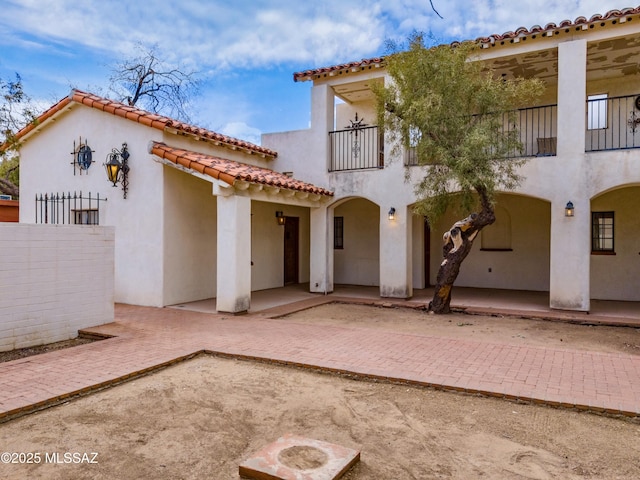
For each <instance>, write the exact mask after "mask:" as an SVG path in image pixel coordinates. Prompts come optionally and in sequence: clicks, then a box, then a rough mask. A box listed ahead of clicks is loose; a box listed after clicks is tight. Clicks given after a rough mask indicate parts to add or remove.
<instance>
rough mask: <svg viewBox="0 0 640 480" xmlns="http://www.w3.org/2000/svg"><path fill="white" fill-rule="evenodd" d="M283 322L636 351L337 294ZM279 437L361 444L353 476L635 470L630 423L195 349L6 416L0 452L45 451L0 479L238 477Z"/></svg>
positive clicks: (580, 334) (638, 434)
mask: <svg viewBox="0 0 640 480" xmlns="http://www.w3.org/2000/svg"><path fill="white" fill-rule="evenodd" d="M287 318H289V319H290V320H291V321H292V322H293V321H296V322H326V323H343V322H348V323H350V324H352V325H358V326H361V327H362V328H381V329H385V328H393V329H394V330H396V331H397V330H401V331H414V332H421V333H423V334H429V335H440V336H471V337H473V338H474V339H475V340H480V341H491V342H498V341H499V342H513V343H530V344H535V345H546V346H554V347H555V346H561V347H566V348H571V349H588V350H596V351H597V350H599V351H622V352H627V353H632V354H640V347H639V345H640V330H638V329H631V328H604V327H586V326H578V325H568V324H558V323H549V322H537V321H531V320H521V319H508V318H494V317H481V316H469V315H461V314H456V315H452V316H450V317H446V319H443V317H435V316H433V315H428V314H425V313H423V312H417V311H412V310H405V309H382V308H374V307H363V306H352V305H335V304H334V305H327V306H322V307H318V308H315V309H312V310H308V311H304V312H299V313H297V314H294V315H291V316H289V317H287ZM285 433H295V434H299V435H304V436H308V437H311V438H316V439H319V440H324V441H328V442H332V443H338V444H340V445H344V446H346V447H350V448H356V449H359V450H361V452H362V453H361V462H360V464H358V465H357V466H356V467H354V468H353V469H352V470H351V471H350V472H349V473H347V475H345V477H343V478H345V479H347V480H356V479H357V480H364V479H367V480H368V479H375V480H378V479H382V480H386V479H393V480H395V479H401V480H404V479H432V478H433V479H437V478H453V479H476V478H486V479H555V478H562V479H585V478H587V479H605V480H606V479H631V478H638V475H639V474H638V472H640V424H638V423H637V422H632V421H629V420H623V419H616V418H608V417H600V416H597V415H594V414H587V413H578V412H573V411H569V410H559V409H553V408H548V407H540V406H534V405H524V404H517V403H513V402H507V401H502V400H497V399H492V398H481V397H476V396H469V395H462V394H456V393H447V392H440V391H435V390H432V389H426V388H419V387H410V386H404V385H390V384H385V383H374V382H369V381H357V380H354V379H351V378H345V377H340V376H336V375H332V374H325V373H318V372H313V371H307V370H304V369H297V368H290V367H282V366H276V365H269V364H264V363H254V362H249V361H240V360H233V359H225V358H219V357H213V356H206V355H202V356H199V357H196V358H194V359H192V360H189V361H186V362H184V363H181V364H178V365H175V366H172V367H170V368H167V369H164V370H162V371H159V372H156V373H154V374H152V375H148V376H146V377H142V378H138V379H135V380H133V381H131V382H128V383H124V384H121V385H119V386H116V387H113V388H110V389H107V390H103V391H101V392H98V393H95V394H92V395H90V396H87V397H83V398H80V399H77V400H73V401H70V402H68V403H66V404H63V405H60V406H57V407H53V408H50V409H47V410H44V411H41V412H38V413H34V414H31V415H28V416H25V417H22V418H18V419H15V420H12V421H10V422H7V423H4V424H0V452H25V453H26V452H30V453H31V454H32V460H33V459H34V458H35V457H34V454H35V453H40V458H41V461H40V463H34V464H28V465H19V464H3V463H0V478H6V479H23V478H46V479H77V478H92V479H93V478H95V479H111V478H119V479H139V478H154V479H200V478H208V479H214V480H216V479H236V478H239V477H238V465H239V464H240V463H241V462H242V461H243V460H245V459H246V458H248V457H249V456H251V454H253V453H254V452H256V451H257V450H259V449H260V448H261V447H263V446H264V445H266V444H267V443H270V442H272V441H274V440H275V439H276V438H278V437H280V436H281V435H283V434H285ZM65 453H70V454H71V455H68V456H67V457H65V455H64V454H65ZM74 453H76V454H77V455H75V456H74V455H73V454H74ZM94 453H96V454H97V455H96V456H94V455H93V454H94ZM45 454H46V455H48V457H46V456H45ZM52 454H53V455H52ZM83 454H86V455H83ZM0 458H3V457H0ZM66 459H69V462H70V463H65V461H66ZM45 460H48V461H49V463H46V462H45ZM54 460H55V463H51V462H52V461H54ZM74 460H77V462H78V463H74ZM80 461H82V463H79V462H80ZM90 461H95V462H97V463H88V462H90Z"/></svg>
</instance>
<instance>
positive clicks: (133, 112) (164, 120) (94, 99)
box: [0, 90, 278, 158]
mask: <svg viewBox="0 0 640 480" xmlns="http://www.w3.org/2000/svg"><path fill="white" fill-rule="evenodd" d="M71 102H76V103H79V104H82V105H86V106H89V107H91V108H96V109H98V110H102V111H103V112H107V113H110V114H112V115H116V116H118V117H122V118H126V119H127V120H131V121H134V122H138V123H142V124H143V125H147V126H149V127H152V128H155V129H158V130H163V131H164V130H166V129H173V130H176V131H179V132H184V133H188V134H192V135H196V136H198V137H201V138H204V139H207V140H212V141H214V142H218V143H220V144H222V145H225V146H228V147H230V148H233V149H236V148H238V149H242V150H244V151H245V152H247V153H255V154H259V155H263V156H265V157H267V158H275V157H277V156H278V152H276V151H274V150H270V149H268V148H265V147H261V146H259V145H255V144H253V143H250V142H246V141H244V140H240V139H237V138H233V137H229V136H227V135H222V134H221V133H216V132H213V131H211V130H207V129H205V128H200V127H197V126H195V125H189V124H188V123H184V122H181V121H179V120H174V119H171V118H169V117H164V116H162V115H158V114H155V113H151V112H147V111H145V110H141V109H139V108H137V107H132V106H129V105H125V104H123V103H120V102H114V101H112V100H109V99H107V98H102V97H99V96H97V95H93V94H91V93H86V92H82V91H80V90H72V91H71V94H70V95H69V96H68V97H65V98H63V99H62V100H60V101H59V102H58V103H56V104H55V105H53V106H52V107H51V108H49V109H48V110H47V111H45V112H44V113H43V114H42V115H40V116H39V117H38V118H37V119H36V120H34V122H31V123H29V124H28V125H27V126H25V127H24V128H23V129H21V130H20V131H19V132H18V133H17V134H16V138H17V139H20V138H22V137H24V136H25V135H26V134H28V133H29V132H31V131H32V130H33V129H34V128H35V127H36V126H37V125H40V124H42V123H44V122H45V121H47V120H48V119H49V118H51V117H53V116H54V115H55V114H57V113H58V112H60V111H61V110H62V109H64V107H66V106H67V105H69V104H70V103H71ZM0 147H1V146H0Z"/></svg>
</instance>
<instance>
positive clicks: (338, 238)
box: [333, 217, 344, 250]
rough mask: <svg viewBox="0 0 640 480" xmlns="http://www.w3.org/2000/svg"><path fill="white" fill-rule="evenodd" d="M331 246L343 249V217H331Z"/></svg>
mask: <svg viewBox="0 0 640 480" xmlns="http://www.w3.org/2000/svg"><path fill="white" fill-rule="evenodd" d="M333 248H335V249H336V250H342V249H344V217H333Z"/></svg>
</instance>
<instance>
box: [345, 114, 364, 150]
mask: <svg viewBox="0 0 640 480" xmlns="http://www.w3.org/2000/svg"><path fill="white" fill-rule="evenodd" d="M366 126H367V124H366V123H364V119H363V118H361V119H359V120H358V112H356V118H355V120H349V126H348V127H347V128H348V129H349V130H351V132H350V133H351V134H352V135H353V143H352V146H351V152H352V155H353V158H358V157H359V156H360V141H359V140H358V131H359V130H361V129H362V128H364V127H366Z"/></svg>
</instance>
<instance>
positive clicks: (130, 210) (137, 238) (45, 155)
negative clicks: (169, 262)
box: [20, 105, 164, 306]
mask: <svg viewBox="0 0 640 480" xmlns="http://www.w3.org/2000/svg"><path fill="white" fill-rule="evenodd" d="M154 136H155V137H154ZM80 138H82V141H83V142H85V141H87V142H88V145H89V147H91V149H92V150H93V161H94V163H93V164H92V165H91V167H89V169H88V170H86V171H83V172H80V171H79V169H78V168H77V167H76V170H75V175H74V166H73V164H72V161H73V155H72V151H73V146H74V141H75V144H76V147H77V146H78V144H79V142H80ZM150 139H156V140H161V132H159V131H157V132H156V131H154V130H152V129H149V128H148V127H144V126H143V125H140V124H137V123H134V122H131V121H129V120H125V119H123V118H120V117H116V116H113V115H110V114H106V113H103V112H100V111H98V110H96V109H92V108H89V107H83V106H80V105H76V106H75V107H74V108H73V109H71V111H70V112H67V113H65V114H63V115H62V116H60V117H59V118H58V119H57V120H56V121H55V122H50V123H49V124H48V125H47V126H45V127H43V129H42V131H41V132H39V133H38V134H37V135H36V136H34V137H32V138H29V139H27V141H26V143H25V144H24V145H23V147H22V149H21V163H20V206H21V208H20V222H21V223H34V222H35V208H36V207H35V196H36V194H41V193H42V194H44V193H47V192H48V193H62V192H71V193H73V192H78V193H79V192H82V193H83V194H84V195H87V194H89V192H90V193H91V195H92V196H96V195H97V194H99V195H100V198H107V201H106V202H100V225H113V226H115V229H116V246H115V265H116V270H115V282H116V287H115V300H116V302H122V303H131V304H137V305H149V306H162V305H163V302H162V291H163V290H162V280H163V270H162V262H160V261H159V259H160V258H161V257H162V251H163V249H162V240H163V238H162V216H163V214H162V210H163V207H164V201H163V197H162V195H163V191H162V189H161V188H159V185H162V165H161V164H159V163H157V162H154V161H153V159H152V158H151V156H150V155H149V153H148V152H147V145H148V142H149V140H150ZM124 142H126V143H127V144H128V147H129V153H130V158H129V165H130V169H131V170H130V172H129V189H128V194H127V198H126V199H124V198H123V192H122V189H121V188H120V186H118V187H113V186H112V185H111V184H110V183H109V182H108V180H107V175H106V172H105V170H104V167H103V163H104V162H105V160H106V157H107V154H108V153H109V152H111V149H113V148H116V149H120V148H121V147H122V144H123V143H124Z"/></svg>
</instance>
